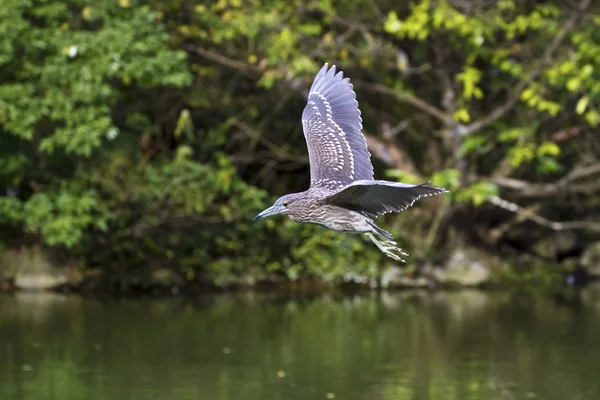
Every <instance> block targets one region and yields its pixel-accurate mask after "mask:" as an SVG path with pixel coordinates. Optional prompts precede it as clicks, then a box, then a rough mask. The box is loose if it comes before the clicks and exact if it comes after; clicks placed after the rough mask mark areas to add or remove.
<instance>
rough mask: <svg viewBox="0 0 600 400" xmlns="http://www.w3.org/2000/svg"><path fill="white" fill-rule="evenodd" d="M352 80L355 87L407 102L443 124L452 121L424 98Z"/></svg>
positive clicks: (448, 123) (376, 84)
mask: <svg viewBox="0 0 600 400" xmlns="http://www.w3.org/2000/svg"><path fill="white" fill-rule="evenodd" d="M352 82H353V83H354V85H355V86H357V87H363V88H365V89H367V90H370V91H372V92H377V93H383V94H387V95H389V96H393V97H395V98H396V99H398V100H400V101H402V102H404V103H408V104H410V105H412V106H414V107H416V108H418V109H419V110H421V111H424V112H426V113H427V114H429V115H431V116H432V117H435V118H436V119H438V120H440V121H441V122H443V123H444V124H447V125H451V124H453V123H454V122H453V120H452V117H451V116H450V115H447V114H446V113H444V112H443V111H442V110H440V109H439V108H437V107H435V106H433V105H431V104H429V103H428V102H426V101H425V100H423V99H420V98H418V97H415V96H413V95H411V94H408V93H406V92H400V91H397V90H394V89H391V88H389V87H387V86H384V85H380V84H378V83H367V82H364V81H352Z"/></svg>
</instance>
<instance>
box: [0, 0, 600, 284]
mask: <svg viewBox="0 0 600 400" xmlns="http://www.w3.org/2000/svg"><path fill="white" fill-rule="evenodd" d="M591 3H592V2H591V1H589V0H588V1H580V2H576V1H564V2H539V1H509V0H504V1H490V0H481V1H479V0H476V1H459V0H453V1H449V0H447V1H415V2H407V3H405V4H396V2H389V1H372V0H368V1H367V0H365V1H347V2H346V1H339V2H337V1H336V2H334V1H309V2H305V1H302V2H301V1H292V2H283V1H267V2H260V1H236V0H231V1H225V0H223V1H216V2H201V1H177V0H176V1H168V2H167V1H144V2H142V1H133V0H119V1H112V0H101V1H95V2H89V1H84V0H81V1H58V0H57V1H53V0H45V1H30V2H23V1H20V0H6V1H5V4H4V5H3V7H2V11H0V12H1V13H2V14H1V16H2V22H1V25H0V29H1V32H2V35H1V36H2V39H1V46H0V49H1V53H0V78H1V79H0V81H1V83H0V193H1V197H0V224H1V227H2V229H1V230H0V232H1V239H0V240H1V243H2V248H3V250H2V252H3V253H4V255H3V259H7V258H8V259H15V258H16V259H17V260H16V263H17V264H18V263H22V261H23V260H22V258H23V257H25V258H26V259H36V258H37V259H38V260H39V259H46V260H47V261H48V263H50V264H57V265H58V264H60V265H63V266H65V265H67V266H70V268H71V270H70V271H68V272H70V275H69V274H67V273H65V274H66V275H69V276H70V279H74V281H73V284H75V285H77V280H78V279H81V277H77V276H78V275H80V274H81V273H84V274H85V273H86V272H87V273H88V277H95V278H97V279H96V280H98V279H99V278H100V276H102V277H104V278H105V279H106V280H110V281H111V282H110V284H111V285H113V286H114V285H118V286H119V287H122V288H123V287H132V286H140V285H142V286H143V285H144V284H145V282H148V281H149V280H150V281H151V280H152V279H153V278H152V275H153V274H154V279H155V280H156V279H158V278H164V279H170V280H180V279H181V280H182V282H195V283H202V284H216V285H232V284H234V285H236V284H238V285H239V284H244V283H256V282H281V281H298V280H302V279H305V280H306V279H308V280H317V281H320V282H359V283H369V284H389V285H393V284H398V285H402V284H404V283H405V284H409V285H412V284H424V283H425V282H424V281H422V280H419V279H418V278H420V277H422V276H426V277H427V279H428V280H429V281H430V280H434V281H452V282H454V281H457V279H458V281H457V283H473V282H477V283H484V282H489V281H494V280H504V279H509V280H510V279H518V280H521V279H528V280H531V279H534V280H548V279H552V278H553V276H552V275H555V274H557V273H558V274H565V273H572V272H573V271H576V270H577V269H578V268H582V269H584V270H585V271H586V272H587V273H588V274H590V273H591V274H598V273H600V270H598V259H599V257H600V185H599V183H598V182H600V180H599V178H600V160H599V154H600V136H599V135H598V132H597V125H598V122H599V118H600V114H599V111H598V108H597V107H598V104H597V102H598V99H599V94H600V80H599V79H598V78H599V76H600V75H599V73H598V71H596V65H597V63H598V61H599V60H600V33H599V32H600V16H599V15H598V14H597V12H598V11H599V10H600V9H599V8H598V5H596V4H591ZM324 62H329V63H330V64H336V65H337V66H338V68H340V69H342V70H343V71H344V73H345V74H346V76H348V77H350V78H351V80H352V83H353V84H354V87H355V90H356V92H357V98H358V101H359V103H360V108H361V110H362V116H363V120H364V123H363V125H364V133H365V135H366V137H367V139H368V144H369V148H370V151H371V153H372V155H373V162H374V164H375V169H376V176H378V177H380V178H386V179H397V180H401V181H404V182H408V183H420V182H423V181H427V180H430V181H431V182H432V183H433V184H435V185H438V186H443V187H446V188H448V189H449V190H450V191H451V193H450V194H449V195H447V196H445V198H432V199H426V200H423V201H420V202H418V203H417V206H416V207H415V208H412V209H410V210H409V211H407V212H404V213H402V214H400V215H389V216H386V217H385V218H381V224H382V225H383V226H384V227H385V228H386V229H388V230H390V231H391V232H392V233H393V234H394V235H395V237H396V238H397V239H398V241H399V243H400V244H401V245H402V246H403V248H404V249H406V250H407V251H408V253H410V255H411V256H410V257H409V259H408V262H409V265H408V269H402V270H397V269H394V265H391V264H392V263H390V260H387V259H385V258H384V256H383V255H382V254H381V253H380V252H379V251H378V250H377V249H376V247H375V246H373V245H372V244H371V243H370V242H368V241H367V240H364V238H362V237H360V236H357V235H344V234H339V233H335V232H330V231H327V230H324V229H322V228H320V227H316V226H307V225H301V224H296V223H292V222H290V221H287V220H286V219H282V218H279V219H271V220H268V221H264V222H263V221H261V222H259V223H253V224H251V223H250V220H251V218H252V217H253V216H254V215H255V214H256V213H257V212H258V211H260V210H262V209H263V208H264V207H265V206H267V205H268V204H270V203H271V202H272V201H273V199H274V198H276V197H277V196H279V195H281V194H284V193H289V192H294V191H301V190H304V189H306V188H307V187H308V181H309V179H308V175H309V171H308V158H307V150H306V145H305V142H304V136H303V134H302V126H301V123H300V116H301V113H302V109H303V107H304V105H305V102H306V95H307V91H308V88H309V87H310V84H311V82H312V79H313V77H314V75H315V73H316V72H317V71H318V69H319V68H320V67H321V66H322V64H323V63H324ZM23 252H26V253H29V254H26V255H25V254H23ZM5 263H8V264H11V262H10V260H6V261H5ZM448 269H449V270H451V271H452V273H451V274H448V273H445V272H444V271H448ZM413 270H414V272H415V274H413V275H414V276H408V277H407V274H406V271H409V272H410V271H413ZM157 271H158V272H157ZM386 272H387V276H386V275H385V274H386ZM18 275H19V274H18V273H17V271H16V270H15V271H11V270H10V268H9V270H6V269H4V270H3V278H4V280H7V279H8V280H10V279H11V278H12V277H14V276H18ZM75 275H77V276H75ZM460 276H463V278H464V279H463V280H464V282H462V281H461V278H460ZM403 277H404V278H407V279H409V280H408V281H406V282H404V281H403ZM415 279H416V281H415ZM382 280H383V281H384V282H382ZM50 283H51V282H48V284H50Z"/></svg>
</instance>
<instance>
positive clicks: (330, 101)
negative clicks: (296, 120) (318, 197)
mask: <svg viewBox="0 0 600 400" xmlns="http://www.w3.org/2000/svg"><path fill="white" fill-rule="evenodd" d="M335 71H336V70H335V66H332V67H331V68H330V69H328V64H325V65H324V66H323V68H321V70H320V71H319V73H318V74H317V76H316V77H315V80H314V82H313V84H312V86H311V89H310V93H309V95H308V102H307V104H306V107H305V108H304V111H303V113H302V127H303V130H304V136H305V138H306V144H307V147H308V156H309V160H310V176H311V187H313V186H320V187H328V188H339V187H341V186H344V185H347V184H348V183H350V182H352V181H355V180H368V179H373V166H372V165H371V154H370V153H369V150H368V149H367V142H366V140H365V137H364V135H363V134H362V119H361V116H360V110H359V108H358V102H357V101H356V94H355V93H354V91H353V89H352V84H351V83H350V80H349V79H348V78H346V79H344V77H343V76H344V75H343V73H342V72H341V71H340V72H339V73H337V74H336V73H335Z"/></svg>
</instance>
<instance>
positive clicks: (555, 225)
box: [489, 196, 600, 232]
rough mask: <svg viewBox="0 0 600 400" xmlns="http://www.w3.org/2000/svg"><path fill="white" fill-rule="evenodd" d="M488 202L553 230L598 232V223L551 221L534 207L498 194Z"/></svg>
mask: <svg viewBox="0 0 600 400" xmlns="http://www.w3.org/2000/svg"><path fill="white" fill-rule="evenodd" d="M489 202H490V203H492V204H494V205H496V206H498V207H500V208H503V209H505V210H508V211H510V212H513V213H515V214H518V215H519V217H520V220H521V221H525V220H530V221H533V222H535V223H536V224H538V225H540V226H543V227H546V228H549V229H552V230H553V231H566V230H585V231H591V232H600V223H598V222H592V221H567V222H555V221H551V220H549V219H547V218H545V217H542V216H541V215H539V214H536V213H535V208H532V209H525V208H523V207H521V206H520V205H518V204H516V203H512V202H510V201H507V200H504V199H501V198H500V197H498V196H493V197H491V198H490V199H489Z"/></svg>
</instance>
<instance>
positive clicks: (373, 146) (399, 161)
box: [363, 131, 417, 174]
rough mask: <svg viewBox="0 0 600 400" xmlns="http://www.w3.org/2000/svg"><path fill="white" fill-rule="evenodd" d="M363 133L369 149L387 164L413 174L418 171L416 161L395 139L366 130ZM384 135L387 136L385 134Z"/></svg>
mask: <svg viewBox="0 0 600 400" xmlns="http://www.w3.org/2000/svg"><path fill="white" fill-rule="evenodd" d="M363 134H364V135H365V138H366V139H367V146H368V147H369V150H371V152H372V153H373V155H374V156H375V157H377V158H378V159H379V160H381V161H383V162H384V163H385V164H386V165H387V166H389V167H392V168H396V169H401V170H404V171H408V172H409V173H411V174H415V173H417V169H416V167H415V165H414V163H413V162H412V161H411V160H410V159H409V158H408V157H407V156H406V154H404V152H402V150H400V148H399V147H398V146H397V145H396V144H395V143H394V141H393V140H381V139H378V138H376V137H375V136H373V135H370V134H368V133H367V132H364V131H363ZM383 136H384V137H385V134H384V135H383ZM390 139H391V138H390Z"/></svg>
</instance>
